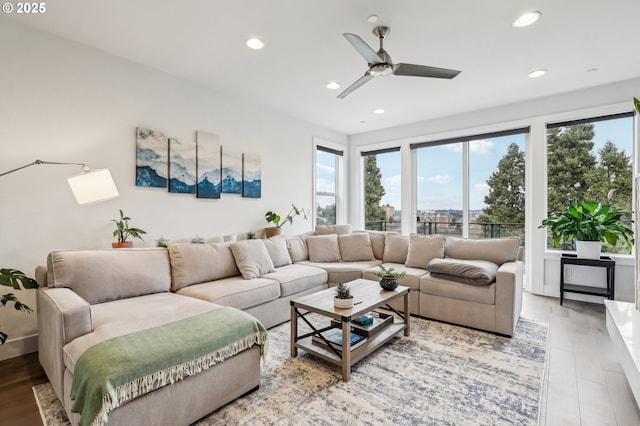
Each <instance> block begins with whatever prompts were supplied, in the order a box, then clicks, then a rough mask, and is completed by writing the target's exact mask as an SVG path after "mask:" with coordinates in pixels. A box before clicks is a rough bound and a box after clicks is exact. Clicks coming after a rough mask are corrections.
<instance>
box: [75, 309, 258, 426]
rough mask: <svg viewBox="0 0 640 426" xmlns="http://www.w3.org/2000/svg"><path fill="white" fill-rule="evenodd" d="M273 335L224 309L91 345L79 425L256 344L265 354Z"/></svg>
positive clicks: (78, 377) (78, 392)
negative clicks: (270, 337) (269, 337)
mask: <svg viewBox="0 0 640 426" xmlns="http://www.w3.org/2000/svg"><path fill="white" fill-rule="evenodd" d="M267 339H268V334H267V331H266V329H265V328H264V326H263V325H262V324H261V323H260V322H259V321H258V320H256V319H255V318H254V317H252V316H251V315H249V314H247V313H246V312H243V311H240V310H238V309H235V308H227V307H225V308H220V309H215V310H213V311H210V312H206V313H204V314H200V315H196V316H193V317H190V318H185V319H183V320H180V321H176V322H174V323H171V324H166V325H163V326H160V327H156V328H152V329H149V330H143V331H139V332H136V333H132V334H128V335H125V336H120V337H115V338H113V339H110V340H107V341H104V342H102V343H99V344H97V345H94V346H92V347H91V348H89V349H88V350H87V351H86V352H85V353H84V354H82V356H81V357H80V359H79V360H78V363H77V364H76V369H75V372H74V374H73V384H72V386H71V399H72V400H74V403H73V407H72V408H71V411H73V412H75V413H80V416H81V418H80V422H79V423H80V425H82V426H88V425H92V426H93V425H98V426H100V425H103V424H104V423H106V422H107V414H108V413H109V412H111V411H113V410H114V409H116V408H117V407H119V406H120V405H121V404H123V403H125V402H127V401H130V400H132V399H134V398H136V397H138V396H141V395H144V394H146V393H149V392H151V391H153V390H155V389H158V388H160V387H162V386H166V385H169V384H172V383H174V382H176V381H179V380H182V379H183V378H186V377H189V376H192V375H195V374H197V373H199V372H201V371H202V370H206V369H208V368H209V367H211V366H213V365H215V364H217V363H220V362H222V361H224V360H225V359H227V358H230V357H232V356H233V355H235V354H237V353H239V352H242V351H243V350H245V349H248V348H250V347H252V346H253V345H256V344H257V345H261V346H262V347H261V354H262V356H263V357H264V355H265V347H266V344H267Z"/></svg>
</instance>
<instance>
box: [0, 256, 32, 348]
mask: <svg viewBox="0 0 640 426" xmlns="http://www.w3.org/2000/svg"><path fill="white" fill-rule="evenodd" d="M0 285H4V286H7V287H13V289H15V290H22V289H23V288H25V289H28V288H38V283H37V282H36V280H34V279H33V278H29V277H27V276H26V275H25V274H24V272H21V271H18V270H17V269H10V268H1V269H0ZM11 302H13V307H14V308H15V309H16V310H17V311H23V312H27V313H28V312H33V309H31V308H30V307H28V306H27V305H25V304H24V303H22V302H20V301H19V300H18V298H17V297H16V296H15V295H14V294H13V293H5V294H3V295H2V296H0V304H2V306H7V304H8V303H11ZM7 337H9V336H8V335H7V333H4V332H2V331H0V345H3V344H4V342H6V341H7Z"/></svg>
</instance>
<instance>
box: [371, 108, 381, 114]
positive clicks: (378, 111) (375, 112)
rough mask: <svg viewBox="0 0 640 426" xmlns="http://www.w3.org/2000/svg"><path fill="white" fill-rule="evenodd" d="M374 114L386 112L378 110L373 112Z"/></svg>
mask: <svg viewBox="0 0 640 426" xmlns="http://www.w3.org/2000/svg"><path fill="white" fill-rule="evenodd" d="M373 113H374V114H384V110H383V109H382V108H378V109H377V110H375V111H373Z"/></svg>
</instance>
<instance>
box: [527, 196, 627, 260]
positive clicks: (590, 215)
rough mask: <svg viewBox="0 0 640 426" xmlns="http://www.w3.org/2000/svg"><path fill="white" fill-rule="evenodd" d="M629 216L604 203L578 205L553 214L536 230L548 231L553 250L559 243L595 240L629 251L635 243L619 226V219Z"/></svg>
mask: <svg viewBox="0 0 640 426" xmlns="http://www.w3.org/2000/svg"><path fill="white" fill-rule="evenodd" d="M630 213H631V212H629V211H627V210H614V209H613V208H612V207H611V206H610V205H608V204H600V203H596V202H582V203H580V204H578V205H571V206H569V208H568V209H567V211H565V212H561V213H553V214H552V215H550V216H549V217H548V218H547V219H544V220H543V221H542V224H541V225H540V226H539V227H540V228H549V229H550V230H551V238H553V245H554V247H555V246H558V244H559V243H560V241H562V240H564V241H572V240H576V241H599V242H602V243H604V242H607V243H609V244H611V245H612V246H615V245H616V244H617V243H618V241H620V240H622V241H624V242H626V244H627V248H628V249H629V251H631V249H632V247H633V243H634V242H635V241H634V239H633V231H632V230H631V229H629V228H628V227H626V226H624V225H623V224H622V223H623V222H624V219H623V217H624V216H625V215H629V214H630Z"/></svg>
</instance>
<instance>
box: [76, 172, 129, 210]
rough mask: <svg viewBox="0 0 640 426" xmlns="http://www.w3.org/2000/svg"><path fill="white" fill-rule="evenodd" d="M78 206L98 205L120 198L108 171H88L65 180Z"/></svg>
mask: <svg viewBox="0 0 640 426" xmlns="http://www.w3.org/2000/svg"><path fill="white" fill-rule="evenodd" d="M67 182H69V186H70V187H71V192H73V195H74V197H76V201H77V202H78V204H79V205H81V206H83V205H85V204H92V203H98V202H100V201H105V200H110V199H112V198H116V197H118V196H120V193H119V192H118V188H116V184H115V182H114V181H113V178H112V177H111V173H110V172H109V169H98V170H90V171H88V172H84V173H80V174H79V175H75V176H71V177H70V178H68V179H67Z"/></svg>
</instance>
